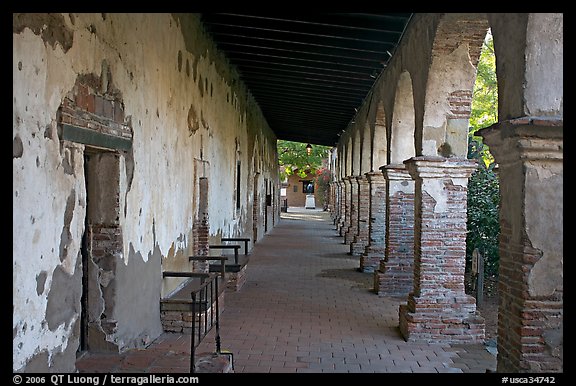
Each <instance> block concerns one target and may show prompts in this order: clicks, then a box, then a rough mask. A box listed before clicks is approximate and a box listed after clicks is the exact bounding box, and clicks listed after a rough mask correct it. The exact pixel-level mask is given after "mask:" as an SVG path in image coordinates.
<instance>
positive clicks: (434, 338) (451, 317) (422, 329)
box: [399, 295, 486, 343]
mask: <svg viewBox="0 0 576 386" xmlns="http://www.w3.org/2000/svg"><path fill="white" fill-rule="evenodd" d="M453 300H454V302H452V303H444V304H442V303H437V302H436V301H435V300H434V299H432V301H430V299H428V303H427V304H422V303H420V304H419V305H418V306H416V307H415V308H416V309H417V310H416V311H413V310H411V308H412V309H414V307H411V305H412V306H413V305H414V302H415V301H420V299H419V298H413V297H412V296H410V298H409V300H408V304H402V305H400V308H399V320H400V332H401V333H402V336H403V337H404V339H405V340H406V341H408V342H422V343H484V340H485V332H486V325H485V323H484V318H483V317H482V316H480V314H479V313H478V312H477V311H473V312H465V311H462V308H467V307H469V306H470V305H473V306H474V308H475V302H476V300H475V299H474V298H473V297H471V296H469V295H466V296H460V297H454V299H453ZM411 303H412V304H411ZM459 306H463V307H459Z"/></svg>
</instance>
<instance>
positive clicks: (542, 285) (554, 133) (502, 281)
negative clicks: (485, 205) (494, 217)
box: [480, 118, 564, 372]
mask: <svg viewBox="0 0 576 386" xmlns="http://www.w3.org/2000/svg"><path fill="white" fill-rule="evenodd" d="M480 135H482V137H484V139H485V142H486V143H487V144H488V145H489V146H490V151H491V152H492V154H493V155H494V157H495V159H496V161H497V162H498V166H499V172H498V174H499V179H500V192H501V193H500V195H501V198H500V274H499V278H498V281H499V283H498V284H499V301H500V305H499V312H498V365H497V370H498V372H562V371H563V314H564V302H563V260H564V250H563V243H564V236H563V213H564V208H563V184H564V183H563V175H564V169H563V153H562V151H563V147H564V145H563V120H562V119H559V120H554V119H548V120H544V119H542V118H539V119H536V118H535V119H531V118H521V119H516V120H513V121H507V122H499V123H497V124H495V125H493V126H491V127H489V128H486V129H483V130H481V131H480Z"/></svg>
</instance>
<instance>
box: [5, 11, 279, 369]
mask: <svg viewBox="0 0 576 386" xmlns="http://www.w3.org/2000/svg"><path fill="white" fill-rule="evenodd" d="M86 74H91V75H93V76H94V78H96V79H99V80H101V81H102V84H104V83H105V81H106V82H108V83H107V84H109V85H113V86H114V88H115V89H116V90H118V92H119V93H120V94H121V100H122V103H123V111H124V122H125V123H126V124H127V125H128V126H129V127H130V128H131V130H132V131H133V137H132V147H131V150H130V151H129V152H119V155H120V161H119V173H118V176H117V181H115V182H114V183H116V184H118V189H119V197H118V200H119V202H118V207H119V208H120V210H119V213H118V215H119V218H118V223H119V226H120V228H121V240H120V241H121V245H122V247H121V251H122V253H119V254H118V256H115V258H116V259H117V260H116V269H115V271H114V275H115V276H114V277H113V278H112V279H111V280H113V281H114V283H115V290H114V295H113V297H112V299H108V301H111V302H113V303H114V307H113V310H114V314H113V315H106V317H107V318H111V319H114V320H115V321H116V328H115V330H114V332H113V333H110V334H109V336H107V338H106V339H107V340H108V341H110V342H111V343H112V344H114V345H116V346H117V349H118V350H124V349H127V348H130V347H139V346H143V345H146V344H147V343H149V342H151V341H152V340H153V339H154V338H156V337H157V336H158V335H159V334H160V333H161V325H160V317H159V305H158V302H159V298H160V296H161V286H162V277H161V270H162V267H168V268H169V269H175V268H178V269H187V268H188V269H189V268H190V266H189V263H188V262H187V256H188V254H189V252H190V251H191V249H192V245H191V242H192V236H191V232H192V226H193V223H194V220H195V218H196V216H197V206H198V186H197V185H198V184H197V181H198V178H199V177H208V180H209V184H210V197H209V203H208V205H209V214H210V233H211V234H213V235H230V236H231V235H239V234H244V235H247V236H251V231H252V215H253V211H252V207H251V204H252V199H253V196H254V194H253V189H254V183H253V175H254V164H255V162H253V159H252V157H253V154H254V153H255V151H254V146H255V144H258V145H257V146H258V147H259V148H260V149H259V152H258V154H260V157H261V159H260V160H259V162H258V164H259V165H260V168H261V170H259V172H260V173H261V175H263V176H264V177H265V178H268V179H269V180H272V181H273V182H274V183H275V184H277V166H276V165H277V155H276V149H275V144H276V138H275V137H274V135H273V133H272V131H271V130H270V129H269V128H268V126H267V124H266V122H265V121H264V119H263V117H262V114H261V112H260V110H259V109H258V107H257V106H256V105H255V103H254V101H253V99H252V97H251V96H250V95H249V94H248V93H247V92H246V89H245V87H244V86H243V84H242V83H241V82H240V80H239V78H238V75H237V74H236V73H235V71H234V70H233V69H232V68H231V67H230V66H229V64H228V63H227V61H226V60H225V58H224V57H223V56H222V55H221V54H220V53H218V52H217V51H216V49H215V46H214V44H213V43H212V41H211V40H210V39H209V38H208V37H207V35H206V34H205V32H204V31H203V30H202V27H201V24H200V22H199V17H198V15H170V14H63V15H60V14H56V15H50V14H39V15H32V14H26V15H18V14H15V15H14V17H13V86H14V87H13V89H14V93H13V153H14V154H13V209H14V211H13V213H14V214H13V230H14V233H13V283H14V284H13V290H14V297H13V307H14V311H13V316H14V318H13V357H14V359H13V369H14V371H30V370H33V369H40V370H49V371H73V370H74V368H75V367H74V358H75V353H76V350H77V348H78V345H79V313H80V309H81V303H80V296H81V291H82V284H81V277H82V267H81V252H80V251H81V242H82V235H83V233H84V220H85V216H86V207H87V204H86V194H87V193H86V188H85V177H84V160H83V154H84V145H82V144H75V143H70V142H67V141H62V138H59V132H60V131H59V130H58V124H57V122H58V116H57V111H58V108H59V107H60V105H61V104H62V102H63V99H64V98H65V96H66V95H67V93H70V92H71V90H72V89H73V87H74V85H75V83H76V81H77V79H78V77H79V76H81V75H86ZM256 138H258V140H256ZM237 161H240V163H241V168H242V172H241V184H240V186H241V191H240V199H241V205H240V209H239V210H236V205H235V187H236V181H235V178H236V162H237ZM262 188H263V186H262ZM262 194H263V193H262ZM261 222H262V223H263V221H261ZM270 225H271V224H269V226H268V230H270V228H271V226H270ZM262 233H263V231H261V232H260V234H262ZM175 285H176V283H174V284H173V285H171V286H168V287H166V286H164V288H163V290H164V291H169V290H170V287H174V286H175ZM53 303H54V304H53ZM55 312H58V316H55V314H54V313H55Z"/></svg>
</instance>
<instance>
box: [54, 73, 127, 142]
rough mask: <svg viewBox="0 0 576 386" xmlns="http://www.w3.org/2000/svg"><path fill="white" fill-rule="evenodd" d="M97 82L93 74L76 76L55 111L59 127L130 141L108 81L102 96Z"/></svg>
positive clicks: (121, 108)
mask: <svg viewBox="0 0 576 386" xmlns="http://www.w3.org/2000/svg"><path fill="white" fill-rule="evenodd" d="M108 76H109V77H110V75H108ZM108 79H109V78H108ZM100 82H101V80H100V78H98V77H96V76H95V75H93V74H90V75H83V76H79V77H78V78H77V79H76V83H75V84H74V87H73V88H72V90H71V91H70V92H69V93H68V94H66V96H65V97H64V99H63V100H62V104H61V105H60V108H59V110H58V115H59V118H58V120H59V123H65V124H69V125H72V126H76V127H80V128H84V129H88V130H93V131H95V132H98V133H101V134H106V135H111V136H115V137H120V138H124V139H129V140H131V139H132V135H133V133H132V128H131V127H130V126H129V124H127V123H125V116H124V103H123V102H122V96H121V95H120V92H119V91H118V90H116V89H114V88H113V87H112V84H111V80H109V81H108V83H107V86H106V92H104V93H102V92H101V91H100V88H101V87H100Z"/></svg>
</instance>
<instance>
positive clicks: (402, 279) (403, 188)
mask: <svg viewBox="0 0 576 386" xmlns="http://www.w3.org/2000/svg"><path fill="white" fill-rule="evenodd" d="M381 169H382V174H383V176H384V178H385V179H386V200H387V204H386V207H387V211H388V215H387V221H386V230H387V232H388V235H387V242H386V252H385V257H384V259H382V260H380V267H379V269H378V271H376V273H375V274H374V292H376V293H377V294H378V295H384V296H398V297H402V298H406V297H407V296H408V294H409V293H410V291H412V287H413V285H414V180H413V179H412V177H411V176H410V173H408V170H406V167H405V166H404V165H402V164H399V165H398V164H396V165H386V166H384V167H382V168H381Z"/></svg>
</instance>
